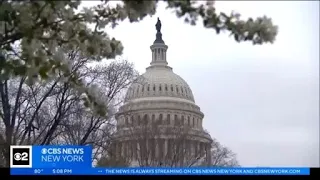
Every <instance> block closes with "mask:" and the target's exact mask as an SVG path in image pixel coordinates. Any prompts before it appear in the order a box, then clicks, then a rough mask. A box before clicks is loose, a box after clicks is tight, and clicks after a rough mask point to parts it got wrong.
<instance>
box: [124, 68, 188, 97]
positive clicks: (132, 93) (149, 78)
mask: <svg viewBox="0 0 320 180" xmlns="http://www.w3.org/2000/svg"><path fill="white" fill-rule="evenodd" d="M147 97H148V98H151V97H176V98H181V99H185V100H188V101H192V102H194V98H193V94H192V91H191V89H190V87H189V85H188V84H187V82H186V81H185V80H183V79H182V78H181V77H180V76H179V75H177V74H175V73H174V72H173V71H172V68H171V67H169V66H159V65H158V66H152V65H151V66H150V67H148V68H147V71H146V72H145V73H144V74H142V75H141V76H140V77H139V78H138V80H137V82H136V83H133V84H132V85H131V87H130V88H129V89H128V91H127V94H126V98H125V100H126V102H127V101H130V100H133V99H137V98H147Z"/></svg>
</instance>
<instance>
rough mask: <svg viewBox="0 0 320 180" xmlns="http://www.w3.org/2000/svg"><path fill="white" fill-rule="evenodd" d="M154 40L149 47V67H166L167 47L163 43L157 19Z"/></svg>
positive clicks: (159, 22) (159, 23)
mask: <svg viewBox="0 0 320 180" xmlns="http://www.w3.org/2000/svg"><path fill="white" fill-rule="evenodd" d="M155 26H156V30H157V34H156V40H155V41H154V42H153V44H152V45H151V46H150V49H151V52H152V60H151V63H150V65H151V66H166V65H168V62H167V49H168V46H167V45H166V44H165V43H164V41H163V39H162V33H161V21H160V19H159V18H158V21H157V23H156V25H155Z"/></svg>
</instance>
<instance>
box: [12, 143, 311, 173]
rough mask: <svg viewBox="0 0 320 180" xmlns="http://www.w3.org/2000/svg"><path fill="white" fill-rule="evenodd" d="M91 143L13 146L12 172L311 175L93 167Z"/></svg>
mask: <svg viewBox="0 0 320 180" xmlns="http://www.w3.org/2000/svg"><path fill="white" fill-rule="evenodd" d="M91 156H92V147H91V146H11V147H10V157H11V161H10V167H11V168H10V172H11V175H310V168H93V167H92V158H91Z"/></svg>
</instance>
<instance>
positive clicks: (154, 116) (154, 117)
mask: <svg viewBox="0 0 320 180" xmlns="http://www.w3.org/2000/svg"><path fill="white" fill-rule="evenodd" d="M151 119H152V122H155V120H156V115H154V114H152V117H151Z"/></svg>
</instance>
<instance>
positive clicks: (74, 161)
mask: <svg viewBox="0 0 320 180" xmlns="http://www.w3.org/2000/svg"><path fill="white" fill-rule="evenodd" d="M91 156H92V147H91V146H10V158H11V161H10V168H12V169H14V168H70V167H72V168H80V169H82V168H83V169H88V168H91V167H92V158H91Z"/></svg>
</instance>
